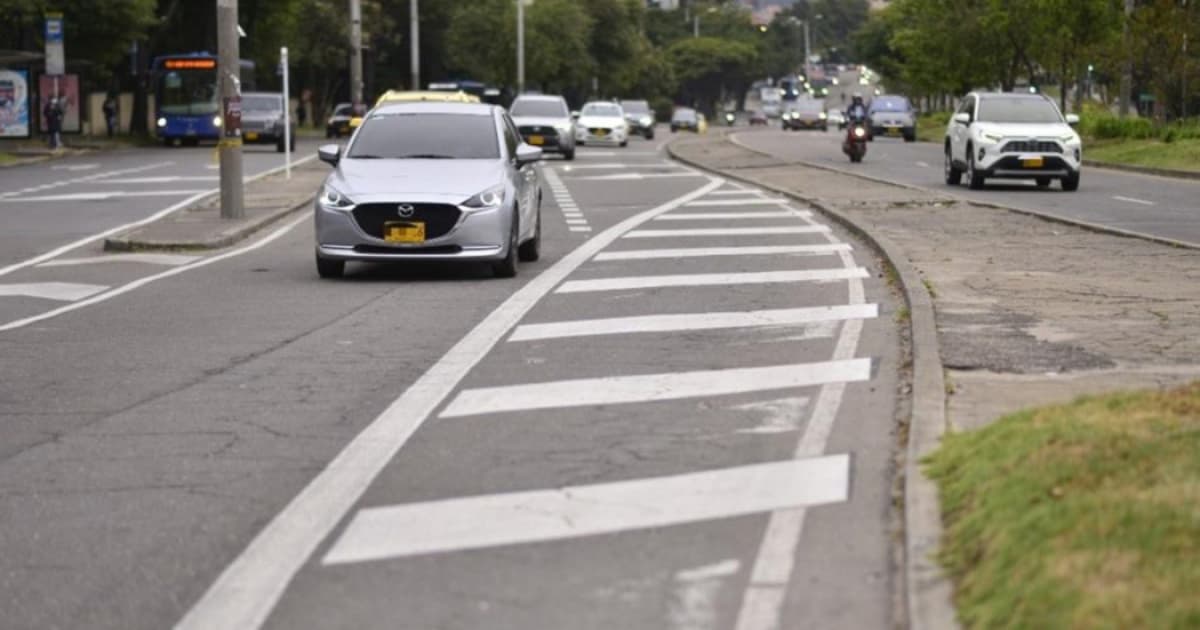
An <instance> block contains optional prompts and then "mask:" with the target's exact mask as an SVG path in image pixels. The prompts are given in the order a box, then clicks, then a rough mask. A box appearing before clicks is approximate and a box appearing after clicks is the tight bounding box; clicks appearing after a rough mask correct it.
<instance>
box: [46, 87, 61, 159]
mask: <svg viewBox="0 0 1200 630" xmlns="http://www.w3.org/2000/svg"><path fill="white" fill-rule="evenodd" d="M42 116H44V117H45V119H46V133H47V136H48V137H47V141H48V142H49V144H50V148H51V149H53V150H57V149H58V148H59V147H61V146H62V120H63V109H62V104H61V103H59V99H57V98H54V97H51V98H49V99H47V101H46V106H45V107H44V108H42Z"/></svg>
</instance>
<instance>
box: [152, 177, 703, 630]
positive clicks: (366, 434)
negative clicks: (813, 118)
mask: <svg viewBox="0 0 1200 630" xmlns="http://www.w3.org/2000/svg"><path fill="white" fill-rule="evenodd" d="M722 184H724V180H722V179H720V178H710V179H709V182H708V183H707V184H705V185H703V186H701V187H700V188H697V189H696V190H693V191H692V192H690V193H688V194H686V195H683V196H681V197H678V198H676V199H674V200H671V201H668V202H666V203H664V204H662V205H660V206H657V207H655V208H652V209H650V210H646V211H645V212H641V213H639V214H637V215H635V216H633V217H630V218H628V219H626V220H624V221H622V222H620V223H618V224H617V225H615V226H613V227H611V228H609V229H607V230H605V231H604V232H602V233H600V234H598V235H596V236H595V237H594V238H591V239H589V240H587V241H585V242H584V243H583V244H582V245H580V246H579V247H577V248H576V249H574V250H573V251H572V252H571V253H569V254H567V255H566V256H564V257H563V258H562V259H560V260H559V261H558V262H556V263H554V264H553V265H552V266H550V268H548V269H546V270H545V271H543V272H541V273H540V274H538V275H536V276H534V277H533V279H532V280H530V281H529V282H527V283H526V284H525V285H524V286H522V287H521V288H520V289H518V290H517V291H516V292H515V293H513V294H512V295H511V296H510V297H509V298H508V299H507V300H505V301H504V303H503V304H501V305H500V306H499V307H497V308H496V310H494V311H492V312H491V313H490V314H488V315H487V316H486V317H485V318H484V319H483V320H482V321H481V322H480V323H479V325H477V326H476V327H475V328H474V329H473V330H472V331H471V332H469V333H467V335H466V336H465V337H463V338H462V340H461V341H459V342H458V343H457V344H456V345H455V346H454V347H453V348H451V349H450V350H449V351H448V352H447V353H446V354H445V355H443V356H442V358H440V359H438V361H437V363H435V364H434V365H433V366H432V367H430V368H429V370H427V371H426V372H425V373H424V374H422V375H421V377H420V378H418V379H417V380H416V382H414V383H413V384H412V385H411V386H410V387H409V388H408V389H407V390H406V391H405V392H404V394H402V395H401V396H400V397H399V398H397V399H396V400H395V401H394V402H392V404H391V405H389V406H388V408H387V409H386V410H384V412H383V413H382V414H380V415H379V417H377V418H375V420H373V421H371V423H370V424H369V425H367V427H366V428H365V429H363V430H362V431H361V432H360V433H359V434H358V435H357V436H355V438H354V439H353V440H351V441H350V443H349V444H347V445H346V446H345V447H344V448H343V449H342V451H341V452H340V453H338V455H337V456H336V457H335V458H334V459H333V460H332V461H330V462H329V464H327V465H326V466H325V468H324V469H323V470H322V471H321V472H320V473H319V474H318V475H317V476H316V477H315V478H314V479H313V480H312V481H311V482H309V484H308V485H307V486H306V487H305V488H304V489H303V490H301V491H300V493H299V494H297V495H296V497H295V498H294V499H292V501H291V503H289V504H288V505H287V507H285V508H284V509H283V510H282V511H280V512H279V513H278V514H276V515H275V518H273V519H271V521H270V522H269V523H267V525H266V526H265V527H264V528H263V529H262V531H260V532H259V533H258V535H257V536H255V537H254V540H252V541H251V542H250V544H249V545H247V547H246V549H244V550H243V551H242V553H241V554H239V555H238V557H237V558H236V559H234V561H233V562H232V563H231V564H230V565H229V566H228V567H226V569H225V571H224V572H222V573H221V576H220V577H218V578H217V580H216V581H215V582H214V583H213V584H212V586H210V587H209V589H208V591H206V592H205V593H204V595H203V597H201V598H200V600H199V601H198V602H196V604H195V605H194V606H192V608H191V610H189V611H188V613H187V614H186V615H185V616H184V618H183V619H182V620H181V621H180V622H179V624H178V625H177V626H176V628H177V630H200V629H208V628H239V629H240V630H254V629H255V628H258V627H260V626H261V625H262V624H263V622H264V621H265V620H266V618H267V616H268V615H269V614H270V613H271V610H272V609H273V608H274V607H275V604H276V602H278V601H279V598H280V596H281V595H283V592H284V589H286V588H287V585H288V583H289V582H290V581H291V580H292V577H293V576H294V575H295V574H296V572H297V571H299V570H300V567H301V566H303V565H304V563H305V562H306V561H307V560H308V557H309V556H310V555H311V554H312V552H313V550H314V549H316V547H317V545H319V544H321V541H323V540H324V539H325V538H326V537H327V536H328V535H329V533H330V532H331V531H333V529H334V527H336V526H337V524H338V523H339V522H340V521H341V520H342V517H343V516H344V515H345V514H346V513H347V512H348V511H349V510H350V509H351V508H352V507H353V506H354V504H355V503H356V502H357V501H358V500H359V498H360V497H362V494H363V492H364V491H366V489H367V486H369V485H370V484H371V482H372V481H373V480H374V479H375V477H376V476H378V475H379V473H380V471H381V470H383V467H384V466H386V465H387V464H388V462H390V461H391V460H392V458H393V457H395V455H396V453H397V452H398V451H399V450H400V448H401V447H403V446H404V444H405V442H407V441H408V439H409V437H411V436H412V434H413V433H414V432H416V430H417V429H418V428H419V427H420V426H421V425H422V424H423V423H424V422H425V420H426V419H427V418H428V417H429V416H430V414H432V413H433V411H434V410H435V409H436V408H437V406H438V405H440V404H441V403H442V401H443V400H445V398H446V396H448V395H449V394H450V393H451V392H453V391H454V388H455V387H457V386H458V383H459V382H460V381H462V379H463V377H465V376H466V375H467V373H468V372H469V371H470V370H471V368H473V367H474V366H475V364H477V363H478V362H479V361H480V360H481V359H482V358H483V357H484V356H485V355H486V354H487V353H488V352H489V351H490V350H491V349H492V347H493V346H495V345H496V344H497V343H498V342H499V341H500V340H501V339H502V338H503V337H504V335H505V334H506V333H507V332H508V331H509V330H510V329H511V328H512V327H513V326H514V325H516V324H517V323H518V322H520V321H521V319H522V318H524V317H525V315H526V314H527V313H529V311H530V309H532V308H533V306H534V305H535V304H537V303H538V301H539V300H541V299H542V298H543V297H545V296H546V295H547V294H549V293H550V291H552V290H553V289H554V287H556V286H558V284H559V283H560V282H562V281H563V280H564V279H565V278H566V277H567V276H569V275H570V274H571V273H573V272H574V271H575V270H576V269H578V268H579V267H580V266H581V265H583V264H584V263H585V262H587V261H588V260H590V259H591V258H592V256H595V255H596V253H597V252H599V251H601V250H603V249H604V248H606V247H608V246H609V245H611V244H612V243H613V242H615V241H616V240H617V239H618V238H620V236H621V235H622V234H624V233H625V232H627V231H629V230H632V229H633V228H635V227H637V226H638V225H641V224H642V223H644V222H645V221H648V220H650V219H652V218H654V217H655V216H658V215H660V214H662V213H664V212H669V211H671V210H674V209H675V208H677V207H679V206H680V205H681V204H684V203H687V202H688V201H691V200H692V199H698V198H700V197H702V196H703V195H705V194H707V193H708V192H709V191H712V190H715V189H716V188H719V187H720V186H721V185H722Z"/></svg>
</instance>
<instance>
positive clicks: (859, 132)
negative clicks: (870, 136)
mask: <svg viewBox="0 0 1200 630" xmlns="http://www.w3.org/2000/svg"><path fill="white" fill-rule="evenodd" d="M842 153H845V154H846V155H848V156H850V161H851V162H855V163H858V162H861V161H862V160H863V156H865V155H866V154H867V126H866V124H865V123H863V122H862V121H855V122H852V123H850V124H849V125H847V128H846V140H845V141H844V142H842Z"/></svg>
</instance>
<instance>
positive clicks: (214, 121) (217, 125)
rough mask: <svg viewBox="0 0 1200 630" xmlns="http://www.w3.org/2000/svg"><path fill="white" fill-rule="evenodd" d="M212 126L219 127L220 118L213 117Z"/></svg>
mask: <svg viewBox="0 0 1200 630" xmlns="http://www.w3.org/2000/svg"><path fill="white" fill-rule="evenodd" d="M213 126H214V127H220V126H221V117H220V116H213Z"/></svg>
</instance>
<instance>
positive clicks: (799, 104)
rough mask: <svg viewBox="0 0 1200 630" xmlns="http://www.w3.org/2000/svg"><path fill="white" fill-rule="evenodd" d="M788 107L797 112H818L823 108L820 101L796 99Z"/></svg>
mask: <svg viewBox="0 0 1200 630" xmlns="http://www.w3.org/2000/svg"><path fill="white" fill-rule="evenodd" d="M788 109H791V110H793V111H798V112H820V111H823V110H824V109H825V103H823V102H822V101H796V102H795V103H793V104H792V105H791V106H790V107H789V108H788Z"/></svg>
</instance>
